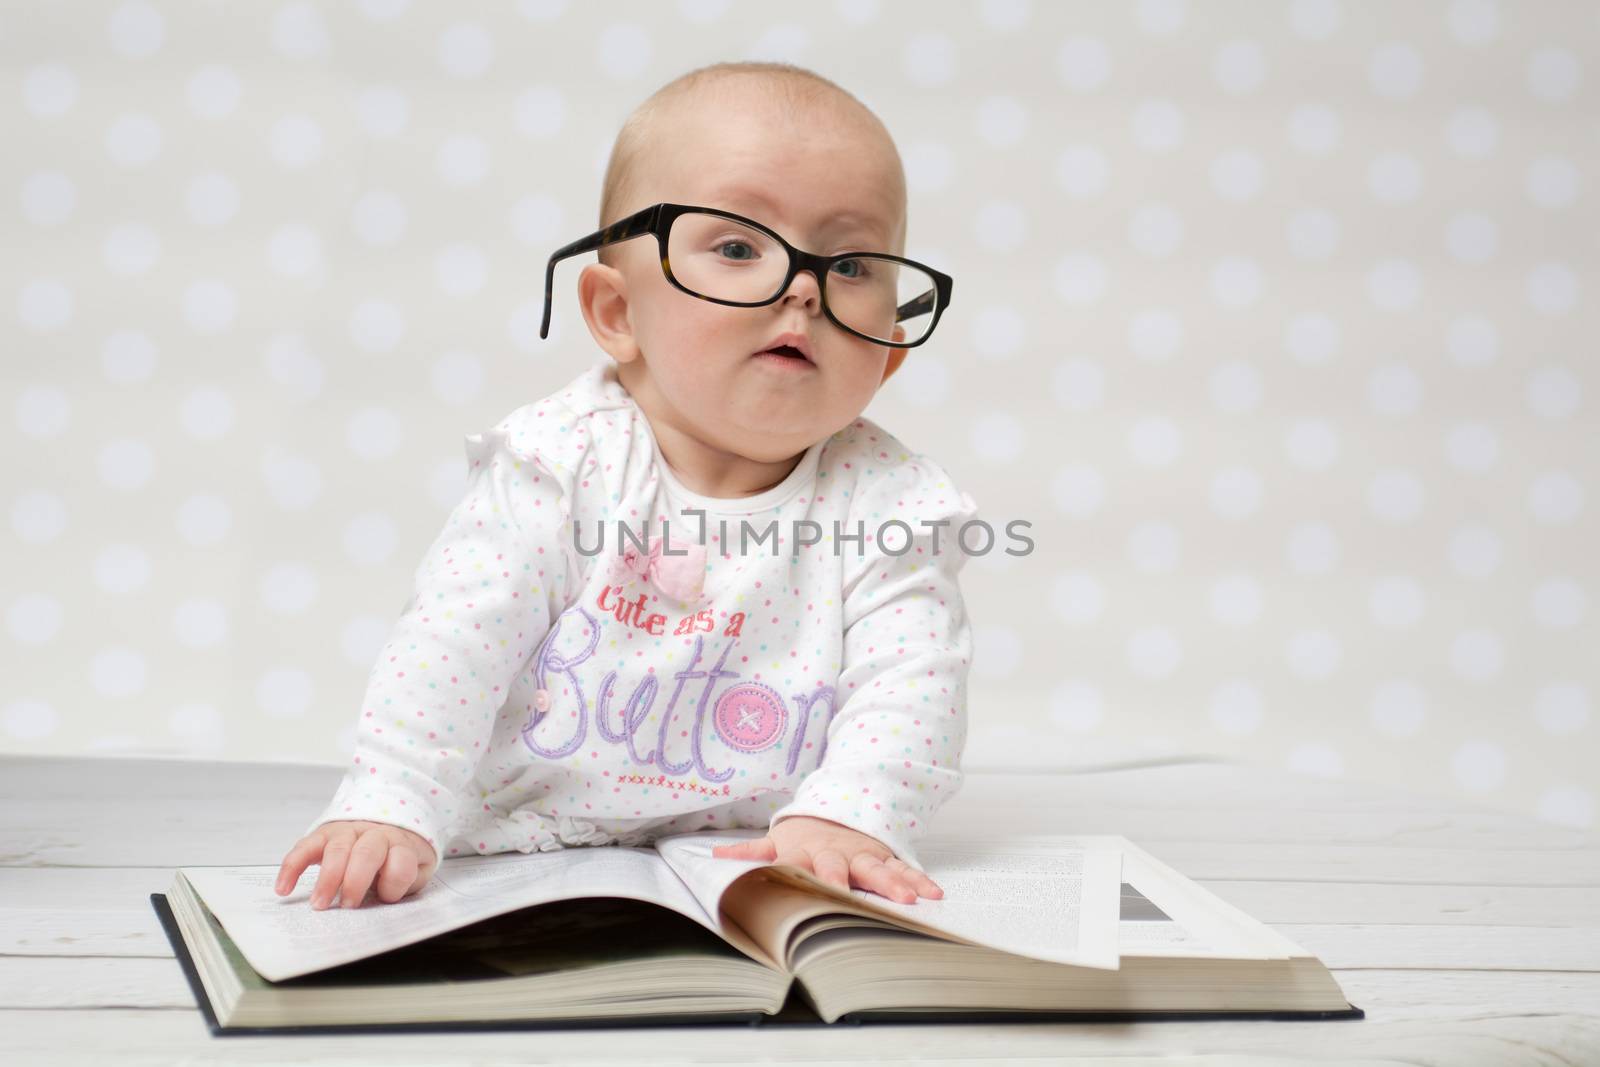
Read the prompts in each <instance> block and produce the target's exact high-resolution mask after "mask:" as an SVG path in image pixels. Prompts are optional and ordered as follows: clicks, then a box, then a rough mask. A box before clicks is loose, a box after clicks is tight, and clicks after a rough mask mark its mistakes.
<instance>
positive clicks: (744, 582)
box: [276, 63, 976, 908]
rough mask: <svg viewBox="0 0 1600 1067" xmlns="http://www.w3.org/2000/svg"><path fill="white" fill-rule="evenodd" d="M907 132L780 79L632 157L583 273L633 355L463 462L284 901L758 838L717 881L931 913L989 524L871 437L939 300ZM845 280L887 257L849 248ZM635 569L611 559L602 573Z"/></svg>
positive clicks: (757, 73) (638, 137)
mask: <svg viewBox="0 0 1600 1067" xmlns="http://www.w3.org/2000/svg"><path fill="white" fill-rule="evenodd" d="M905 189H906V187H905V176H904V172H903V170H902V167H901V163H900V157H899V154H898V153H897V152H896V150H895V147H894V143H893V142H892V140H891V139H890V137H889V134H888V131H887V130H886V129H885V128H884V126H883V124H882V123H881V122H880V121H879V120H878V119H877V117H876V116H875V115H873V114H872V112H871V111H870V110H868V109H867V108H866V107H865V106H864V105H862V104H861V103H860V102H859V101H858V100H856V99H855V98H854V97H853V96H851V95H850V94H849V93H847V92H845V91H844V90H843V89H841V88H839V87H838V86H837V85H835V84H834V83H832V82H830V81H828V80H826V79H824V78H822V77H820V76H818V75H815V74H813V73H811V72H809V71H805V70H803V69H801V68H798V67H793V66H789V65H786V64H771V63H729V64H717V65H715V66H712V67H707V68H704V69H702V70H698V71H693V72H691V73H689V74H686V75H684V76H683V77H681V78H678V79H677V80H675V81H673V82H671V83H670V84H668V85H666V86H665V87H664V88H662V89H661V90H660V91H658V92H657V93H656V94H655V95H654V96H652V97H651V98H650V99H649V100H647V101H646V102H645V103H644V104H643V105H642V106H641V107H640V108H639V109H638V111H636V112H635V113H634V114H633V116H631V117H630V118H629V120H628V122H627V123H626V124H625V125H624V127H623V129H622V131H621V133H620V134H619V135H618V138H617V142H616V145H615V146H614V148H613V150H612V155H611V160H610V166H609V168H608V170H607V173H606V178H605V188H604V192H603V194H602V201H601V211H600V221H601V224H602V226H603V228H602V229H601V230H600V231H598V232H597V233H595V234H593V235H591V236H590V237H588V238H584V239H582V240H579V241H575V242H573V243H572V244H570V245H568V246H566V247H565V248H563V249H561V250H559V251H557V253H556V254H555V256H553V257H552V258H551V261H550V265H549V269H548V270H547V275H546V310H545V315H546V326H548V317H549V293H550V278H551V276H552V274H553V271H554V268H555V265H556V263H557V261H558V260H560V259H563V258H565V257H567V256H571V255H576V254H579V253H580V252H586V251H591V250H593V251H598V253H599V262H598V263H594V264H590V265H589V266H587V267H585V268H584V269H583V271H582V272H581V273H580V275H579V278H578V296H579V300H580V302H581V305H582V310H583V315H584V319H585V321H586V323H587V324H588V327H589V332H590V333H591V334H592V335H593V336H594V339H595V341H596V342H597V343H598V344H599V346H600V348H601V349H603V350H604V352H605V353H606V354H607V356H608V357H609V358H601V359H599V360H598V361H597V362H596V363H595V364H594V365H593V366H591V367H589V368H588V369H587V370H585V371H584V372H583V373H582V374H580V375H578V376H577V377H576V378H574V379H572V380H571V381H570V382H569V383H568V384H567V385H566V386H564V387H563V388H562V389H560V390H559V391H557V392H556V393H554V394H552V395H550V396H548V397H546V398H545V399H543V400H540V401H538V402H536V403H532V404H528V405H525V406H523V407H520V408H518V409H516V410H515V411H513V412H512V413H511V414H510V415H508V416H506V417H505V418H504V419H503V420H502V421H501V422H500V423H499V424H498V425H496V426H495V427H494V428H493V429H491V430H488V431H486V432H484V433H480V434H475V435H472V436H470V437H468V438H466V451H467V458H468V461H469V467H468V487H467V490H466V495H465V497H464V498H463V499H462V501H461V502H460V504H458V505H457V506H456V508H455V510H454V511H453V512H452V513H451V515H450V517H449V519H448V521H447V522H446V525H445V529H444V531H443V532H442V533H441V534H440V536H439V537H438V539H437V540H436V541H435V542H434V543H433V545H432V547H430V548H429V550H428V551H427V553H426V555H425V557H424V559H423V560H422V563H421V565H420V566H419V567H418V569H417V572H416V586H415V591H414V593H413V595H412V597H411V599H410V601H409V602H408V603H407V605H406V607H405V609H404V611H403V612H402V613H401V617H400V619H399V621H398V622H397V623H396V624H395V626H394V629H393V631H392V632H391V634H390V636H389V639H388V641H387V643H386V644H385V645H384V647H383V651H382V652H381V653H380V655H379V657H378V661H377V664H376V665H375V667H374V668H373V670H372V673H371V676H370V678H369V680H368V684H367V691H366V695H365V698H364V700H363V703H362V709H361V719H360V723H359V728H358V730H357V735H356V752H355V756H354V760H353V762H352V764H351V765H350V767H349V770H348V772H347V774H346V775H345V777H344V779H343V781H342V782H341V784H340V785H339V787H338V790H337V792H336V793H335V795H334V797H333V799H332V801H331V802H330V803H329V804H328V806H327V808H326V809H325V810H324V811H323V812H322V813H321V814H320V815H319V816H318V817H317V819H316V820H315V821H314V822H313V823H312V824H311V826H310V828H309V829H308V831H307V833H306V835H305V836H304V837H302V838H301V839H300V840H299V841H298V842H296V843H295V845H294V846H293V847H292V848H291V849H290V851H289V853H288V855H287V856H286V857H285V858H284V860H283V864H282V867H281V868H280V870H279V872H278V879H277V885H276V890H277V893H278V894H279V895H286V894H288V893H289V892H291V891H292V890H293V888H294V886H295V885H296V883H297V881H298V879H299V877H300V875H301V873H302V872H303V871H304V870H306V868H307V867H309V866H310V865H311V864H320V868H321V869H320V873H319V876H318V878H317V882H316V885H315V888H314V889H313V891H312V895H311V905H312V907H314V908H325V907H328V906H330V905H331V904H333V902H334V898H335V896H338V897H339V898H340V900H341V902H342V903H343V905H344V906H345V907H359V906H360V905H361V904H362V903H363V901H364V900H365V898H366V895H367V892H368V890H369V888H370V889H371V890H372V891H373V892H374V893H375V895H376V896H377V898H378V900H379V901H382V902H385V903H392V902H395V901H398V900H401V899H402V898H404V897H405V896H407V895H408V894H410V893H413V892H416V891H417V890H419V889H421V888H422V887H423V886H424V885H425V884H426V883H427V881H428V878H429V876H430V874H431V873H432V872H433V871H434V870H435V869H436V867H437V864H438V861H439V859H440V858H442V857H446V856H456V855H462V854H468V853H478V854H489V853H496V852H505V851H511V850H519V851H523V852H531V851H533V850H535V849H539V850H545V849H555V848H562V847H566V846H571V845H590V844H594V845H599V844H613V843H614V844H620V845H639V844H647V843H648V842H650V841H651V840H653V839H655V838H657V837H660V836H665V835H667V834H672V833H684V832H689V831H695V830H708V829H732V828H740V827H756V828H762V829H764V830H765V831H766V832H765V835H764V836H762V837H760V838H755V839H751V840H747V841H745V842H742V843H740V844H736V845H725V846H719V847H718V848H717V849H716V850H715V853H714V854H715V855H717V856H719V857H730V858H737V859H746V860H764V861H776V862H782V863H793V864H796V865H797V866H800V867H802V868H805V869H807V870H810V871H812V872H813V873H815V874H816V875H817V877H819V878H821V879H823V880H825V881H828V882H831V883H833V884H836V885H838V886H840V887H841V888H845V889H849V888H851V887H856V888H860V889H864V890H868V891H871V892H875V893H878V894H880V895H882V896H884V897H886V898H889V899H892V900H896V901H900V902H901V903H913V902H915V901H916V900H917V899H918V897H919V896H920V897H928V898H937V897H939V896H941V895H942V891H941V890H940V888H939V887H938V886H937V885H935V884H934V882H933V881H932V880H931V879H929V878H928V877H927V875H926V874H925V873H924V872H922V871H921V870H920V869H919V866H920V864H919V861H918V860H917V858H916V854H915V852H914V851H913V842H914V840H915V839H916V838H917V837H918V836H920V835H921V834H922V833H923V832H924V831H925V830H926V828H927V825H928V822H929V820H930V819H931V817H932V816H933V814H934V812H935V811H936V810H937V809H938V807H939V806H940V805H941V804H942V803H944V802H945V801H947V800H949V799H950V797H951V796H952V795H953V794H954V793H955V792H956V791H957V789H958V788H959V787H960V784H961V773H960V770H959V761H960V756H961V751H962V747H963V744H964V741H965V737H966V678H967V669H968V664H969V661H970V659H971V648H972V642H971V631H970V628H969V625H968V622H967V618H966V612H965V608H964V605H963V603H962V599H961V592H960V588H959V585H958V582H957V575H958V571H959V570H960V568H961V565H962V563H963V561H964V559H965V553H964V552H963V551H962V550H961V547H960V545H959V543H958V540H957V533H958V531H959V530H960V529H961V527H962V525H963V524H964V523H965V522H967V521H969V520H971V519H973V518H974V517H975V514H976V508H975V505H974V504H973V501H972V499H971V498H970V497H969V496H967V495H966V494H965V493H962V492H960V491H959V490H957V489H956V488H955V486H954V485H953V484H952V483H951V481H950V479H949V477H948V476H947V475H946V474H945V472H944V470H943V469H942V468H941V467H940V466H939V465H938V464H936V463H935V462H933V461H932V460H930V459H928V458H927V457H926V456H923V455H920V454H916V453H913V452H911V451H910V450H909V449H907V448H906V447H905V446H904V445H902V444H901V443H900V442H899V441H898V440H896V439H895V438H894V437H892V436H891V435H889V434H888V433H887V432H885V431H884V430H883V429H882V428H881V427H879V426H878V425H877V424H876V423H874V422H873V421H871V420H870V419H867V418H864V417H862V415H861V413H862V411H863V410H864V409H865V408H866V406H867V404H868V402H869V401H870V400H871V399H872V397H873V395H874V393H876V391H877V389H878V387H879V386H880V385H882V384H883V382H884V381H886V380H887V379H888V377H889V376H890V375H891V374H893V373H894V372H895V371H896V370H897V369H898V368H899V367H900V365H901V364H902V362H903V361H904V360H905V359H906V358H907V355H908V352H909V349H910V348H912V347H915V346H916V345H918V344H921V343H922V342H923V341H925V340H926V339H927V337H928V335H929V334H930V333H931V332H932V329H933V326H934V325H935V323H936V322H937V321H938V317H939V315H940V314H941V313H942V312H943V310H944V308H945V307H946V306H947V305H948V303H949V300H950V287H951V282H950V279H949V277H947V276H946V275H944V274H941V273H940V272H938V271H937V270H933V269H931V268H928V267H926V266H924V265H921V264H916V263H913V262H911V261H910V260H907V259H904V258H903V250H904V246H905V235H906V191H905ZM844 253H881V255H845V254H844ZM608 545H609V546H610V547H606V546H608Z"/></svg>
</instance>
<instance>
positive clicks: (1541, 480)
mask: <svg viewBox="0 0 1600 1067" xmlns="http://www.w3.org/2000/svg"><path fill="white" fill-rule="evenodd" d="M1583 496H1584V493H1583V486H1582V485H1580V484H1579V483H1578V480H1577V479H1576V478H1574V477H1572V475H1570V474H1568V473H1566V472H1565V471H1548V472H1546V473H1544V474H1541V475H1539V476H1538V477H1537V478H1535V479H1534V480H1533V484H1532V485H1531V486H1529V487H1528V510H1529V511H1530V512H1532V513H1533V517H1534V518H1535V519H1537V520H1538V521H1539V522H1542V523H1544V524H1546V525H1551V526H1554V525H1558V524H1561V523H1567V522H1571V521H1572V520H1573V519H1575V518H1577V517H1578V513H1579V512H1581V511H1582V510H1583Z"/></svg>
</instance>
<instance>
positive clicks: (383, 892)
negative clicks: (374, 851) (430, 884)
mask: <svg viewBox="0 0 1600 1067" xmlns="http://www.w3.org/2000/svg"><path fill="white" fill-rule="evenodd" d="M416 880H417V856H416V853H414V852H412V851H411V850H410V849H409V848H406V847H404V846H400V845H397V846H395V847H394V848H391V849H390V850H389V858H388V859H387V860H385V861H384V864H383V869H382V870H380V871H379V872H378V881H377V883H376V884H375V885H374V886H373V891H374V892H376V893H377V894H378V899H379V900H381V901H383V902H384V903H385V904H393V903H394V902H395V901H397V900H399V899H400V898H401V897H403V896H405V895H406V892H407V890H409V889H410V888H411V885H412V883H413V882H415V881H416Z"/></svg>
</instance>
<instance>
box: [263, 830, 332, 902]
mask: <svg viewBox="0 0 1600 1067" xmlns="http://www.w3.org/2000/svg"><path fill="white" fill-rule="evenodd" d="M321 856H322V835H321V834H320V833H318V834H308V835H307V836H305V837H302V838H301V839H300V840H298V841H296V842H295V843H294V847H292V848H291V849H289V854H288V855H287V856H285V857H283V865H282V866H281V867H279V868H278V880H277V882H276V883H274V885H273V890H274V891H275V892H276V893H277V894H278V895H279V896H280V897H281V896H285V895H287V894H288V893H290V892H291V891H293V889H294V887H295V885H296V884H298V883H299V881H300V875H301V874H303V873H304V872H305V869H306V868H307V867H309V866H311V865H312V864H313V863H316V862H317V860H318V859H320V858H321Z"/></svg>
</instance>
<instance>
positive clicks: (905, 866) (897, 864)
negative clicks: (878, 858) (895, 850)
mask: <svg viewBox="0 0 1600 1067" xmlns="http://www.w3.org/2000/svg"><path fill="white" fill-rule="evenodd" d="M887 862H888V865H889V867H890V868H891V869H893V870H894V871H895V872H896V873H898V874H899V875H900V877H901V878H903V879H905V880H906V881H907V882H908V883H910V885H911V888H912V889H915V890H916V891H917V893H918V894H920V895H921V896H925V897H927V898H929V899H930V900H938V899H939V898H940V897H942V896H944V890H943V889H941V888H939V883H938V882H935V881H934V880H933V879H932V878H929V877H928V876H927V874H926V873H924V872H922V871H919V870H917V869H916V868H915V867H913V866H911V864H909V863H907V862H906V861H905V860H903V859H900V858H899V857H898V856H897V857H895V858H893V859H890V860H888V861H887Z"/></svg>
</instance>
